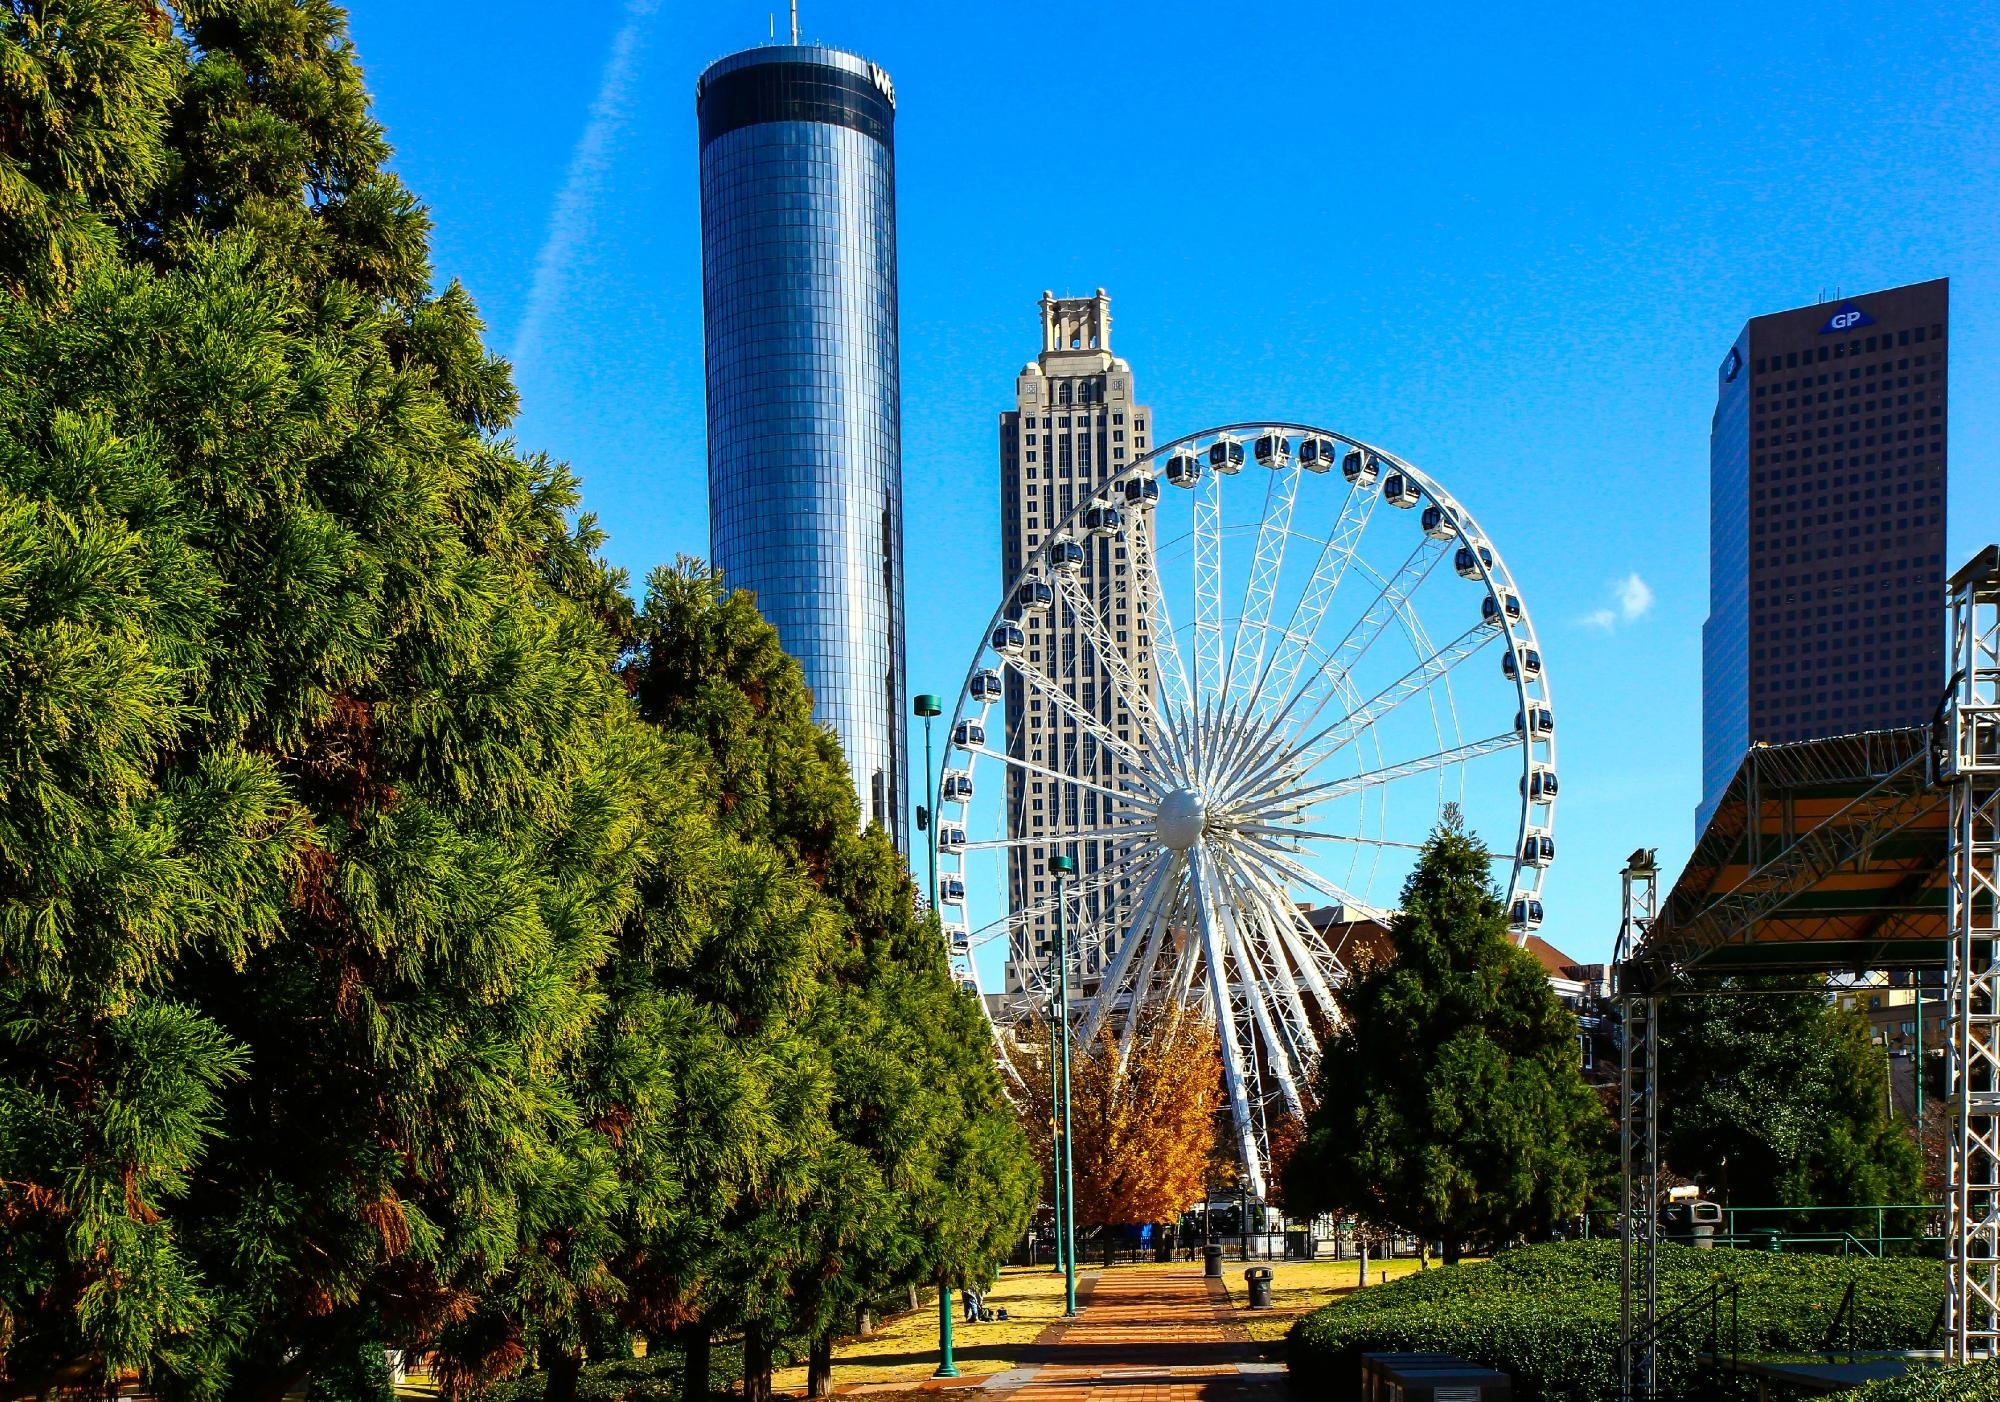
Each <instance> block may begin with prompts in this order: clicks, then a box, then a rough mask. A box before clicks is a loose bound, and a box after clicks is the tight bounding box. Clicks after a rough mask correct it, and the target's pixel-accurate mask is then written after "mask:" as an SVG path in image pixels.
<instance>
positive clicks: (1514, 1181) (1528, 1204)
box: [1284, 810, 1609, 1262]
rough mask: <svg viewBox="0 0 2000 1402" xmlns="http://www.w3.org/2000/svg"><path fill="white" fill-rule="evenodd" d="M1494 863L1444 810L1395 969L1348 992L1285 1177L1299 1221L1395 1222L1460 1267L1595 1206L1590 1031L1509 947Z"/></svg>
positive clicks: (1408, 901)
mask: <svg viewBox="0 0 2000 1402" xmlns="http://www.w3.org/2000/svg"><path fill="white" fill-rule="evenodd" d="M1489 860H1490V859H1489V857H1488V855H1487V853H1486V850H1485V847H1484V845H1483V844H1482V843H1481V842H1480V841H1479V840H1478V839H1477V838H1476V837H1475V836H1474V835H1473V834H1471V833H1469V832H1467V831H1466V830H1465V828H1464V826H1463V824H1462V823H1461V822H1460V820H1459V818H1458V815H1457V813H1456V811H1455V810H1453V811H1448V812H1447V814H1446V817H1445V820H1444V822H1443V823H1442V824H1441V825H1440V826H1439V827H1438V828H1437V830H1436V831H1435V832H1433V833H1432V834H1431V836H1430V838H1429V840H1428V841H1427V842H1426V843H1425V844H1424V848H1423V851H1422V853H1421V854H1420V855H1419V857H1418V859H1417V864H1416V867H1415V869H1414V870H1413V871H1412V872H1411V873H1410V877H1409V880H1408V881H1407V882H1406V883H1405V884H1404V887H1403V896H1402V907H1401V909H1400V910H1399V911H1398V912H1397V913H1396V916H1395V918H1394V919H1393V920H1392V921H1391V922H1390V926H1389V933H1390V940H1391V944H1392V946H1393V949H1394V955H1393V959H1392V960H1390V961H1389V962H1386V963H1384V964H1382V965H1381V966H1379V967H1375V968H1368V969H1362V970H1359V971H1357V972H1355V973H1354V974H1353V976H1352V977H1351V978H1350V979H1349V981H1348V982H1347V983H1346V984H1345V985H1344V986H1343V987H1342V988H1341V989H1340V991H1339V993H1338V994H1337V997H1338V999H1339V1003H1340V1010H1341V1013H1342V1014H1343V1019H1342V1025H1341V1027H1340V1030H1339V1031H1338V1032H1336V1033H1335V1035H1334V1036H1333V1038H1332V1039H1331V1040H1330V1041H1329V1042H1328V1043H1327V1045H1326V1048H1325V1051H1324V1054H1323V1056H1322V1059H1321V1065H1320V1073H1319V1078H1318V1087H1317V1090H1318V1099H1317V1104H1316V1105H1315V1106H1314V1108H1313V1110H1312V1112H1311V1114H1310V1116H1309V1117H1308V1120H1307V1125H1306V1135H1305V1138H1304V1140H1303V1142H1302V1143H1301V1145H1300V1146H1299V1148H1298V1150H1297V1151H1296V1152H1295V1153H1294V1155H1293V1157H1292V1160H1291V1162H1290V1164H1289V1165H1288V1167H1287V1169H1286V1171H1285V1175H1284V1194H1285V1203H1286V1206H1287V1207H1288V1208H1290V1209H1291V1210H1292V1211H1293V1212H1297V1213H1314V1212H1322V1211H1332V1210H1345V1211H1349V1212H1355V1213H1359V1214H1361V1215H1362V1216H1365V1217H1367V1218H1369V1219H1371V1220H1373V1221H1377V1222H1385V1223H1393V1224H1394V1225H1396V1226H1398V1227H1400V1228H1402V1229H1404V1230H1406V1231H1410V1232H1414V1233H1416V1234H1417V1235H1419V1236H1421V1237H1423V1238H1424V1239H1425V1240H1435V1241H1440V1242H1442V1243H1443V1246H1444V1255H1445V1259H1446V1260H1447V1261H1450V1262H1456V1261H1457V1260H1458V1259H1459V1257H1460V1255H1461V1254H1462V1252H1463V1251H1464V1250H1465V1249H1466V1248H1467V1247H1480V1246H1494V1245H1500V1244H1503V1243H1505V1242H1508V1241H1510V1240H1514V1239H1517V1238H1519V1237H1520V1236H1523V1235H1526V1234H1530V1233H1533V1232H1537V1231H1541V1230H1545V1229H1547V1228H1548V1227H1550V1226H1551V1225H1553V1224H1554V1223H1556V1222H1558V1221H1560V1220H1561V1219H1563V1218H1565V1217H1569V1216H1571V1215H1573V1214H1575V1213H1577V1212H1579V1211H1581V1210H1582V1209H1583V1207H1584V1202H1585V1195H1586V1193H1587V1191H1588V1189H1589V1187H1590V1185H1591V1183H1592V1182H1593V1181H1594V1179H1595V1178H1596V1177H1597V1176H1598V1174H1599V1173H1600V1172H1601V1171H1602V1169H1603V1166H1604V1163H1605V1159H1606V1156H1607V1154H1608V1149H1609V1140H1608V1133H1609V1124H1608V1121H1607V1119H1606V1117H1605V1114H1604V1110H1603V1107H1602V1105H1601V1104H1600V1103H1599V1102H1598V1099H1597V1097H1596V1095H1595V1094H1594V1093H1593V1092H1592V1091H1591V1090H1590V1088H1589V1087H1588V1086H1587V1085H1585V1084H1584V1081H1583V1074H1582V1067H1581V1062H1580V1059H1579V1057H1578V1053H1577V1040H1576V1037H1577V1028H1576V1019H1575V1018H1574V1017H1573V1016H1572V1015H1571V1014H1570V1012H1569V1011H1568V1009H1566V1008H1564V1007H1563V1006H1562V1004H1561V1002H1560V1001H1558V1000H1557V998H1556V996H1555V993H1554V991H1553V990H1552V989H1550V987H1549V983H1548V978H1547V977H1546V975H1545V974H1544V973H1543V972H1542V969H1541V966H1540V965H1539V964H1538V963H1537V962H1536V961H1535V959H1534V957H1533V956H1532V955H1530V954H1529V953H1528V952H1527V951H1526V950H1524V949H1521V948H1520V947H1518V946H1517V945H1516V944H1515V943H1514V942H1513V939H1512V938H1511V936H1510V935H1509V932H1508V928H1507V914H1506V909H1505V907H1504V906H1503V904H1502V903H1501V900H1500V898H1499V896H1498V895H1497V894H1496V893H1495V892H1494V891H1493V889H1492V885H1491V882H1490V879H1489V877H1488V863H1489Z"/></svg>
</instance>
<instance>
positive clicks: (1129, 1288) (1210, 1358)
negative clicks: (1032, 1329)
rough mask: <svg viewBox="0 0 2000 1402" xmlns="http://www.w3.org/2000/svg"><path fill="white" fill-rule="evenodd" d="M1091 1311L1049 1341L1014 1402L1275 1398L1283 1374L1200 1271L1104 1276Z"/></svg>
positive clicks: (1248, 1401) (1010, 1392)
mask: <svg viewBox="0 0 2000 1402" xmlns="http://www.w3.org/2000/svg"><path fill="white" fill-rule="evenodd" d="M1094 1286H1095V1288H1094V1289H1093V1290H1092V1291H1091V1294H1090V1303H1089V1307H1088V1308H1087V1309H1085V1310H1084V1311H1083V1313H1082V1314H1081V1315H1079V1316H1078V1318H1077V1319H1075V1320H1074V1321H1072V1322H1071V1323H1070V1324H1069V1325H1068V1327H1067V1328H1065V1329H1064V1330H1063V1332H1062V1335H1061V1337H1060V1338H1058V1339H1056V1340H1053V1341H1051V1347H1050V1348H1049V1350H1048V1352H1047V1354H1046V1355H1044V1356H1043V1357H1042V1358H1039V1359H1037V1360H1036V1362H1037V1365H1038V1366H1036V1367H1035V1369H1034V1372H1033V1375H1032V1376H1031V1377H1029V1378H1028V1379H1027V1380H1026V1381H1025V1382H1023V1383H1022V1384H1021V1385H1020V1386H1019V1387H1018V1388H1009V1389H1007V1390H1006V1396H1007V1398H1008V1402H1195V1399H1198V1398H1199V1399H1202V1400H1203V1402H1224V1399H1228V1400H1229V1402H1238V1400H1239V1399H1240V1402H1252V1399H1255V1400H1256V1402H1269V1399H1274V1398H1277V1397H1278V1396H1280V1395H1281V1393H1282V1390H1283V1384H1284V1375H1283V1373H1282V1372H1279V1371H1275V1370H1273V1369H1272V1368H1271V1366H1270V1365H1265V1364H1259V1363H1257V1362H1256V1357H1257V1351H1256V1349H1255V1347H1254V1346H1253V1345H1252V1344H1250V1342H1249V1341H1248V1339H1247V1338H1246V1337H1245V1335H1244V1333H1243V1331H1242V1329H1241V1328H1240V1327H1238V1326H1237V1325H1235V1324H1234V1323H1233V1322H1231V1319H1230V1316H1231V1314H1232V1313H1233V1310H1232V1308H1231V1306H1230V1304H1229V1302H1228V1299H1227V1297H1226V1296H1224V1295H1223V1294H1222V1292H1221V1291H1219V1290H1216V1291H1213V1293H1211V1288H1210V1282H1208V1281H1206V1280H1204V1279H1203V1278H1202V1275H1201V1270H1200V1268H1199V1267H1197V1266H1190V1267H1188V1268H1187V1269H1185V1270H1177V1271H1172V1272H1166V1271H1150V1270H1149V1271H1106V1272H1104V1273H1103V1274H1102V1275H1099V1276H1098V1277H1097V1279H1096V1281H1095V1282H1094Z"/></svg>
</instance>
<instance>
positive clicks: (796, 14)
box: [792, 0, 799, 48]
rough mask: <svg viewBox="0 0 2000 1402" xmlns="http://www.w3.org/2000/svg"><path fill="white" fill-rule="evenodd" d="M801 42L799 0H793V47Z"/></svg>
mask: <svg viewBox="0 0 2000 1402" xmlns="http://www.w3.org/2000/svg"><path fill="white" fill-rule="evenodd" d="M798 43H799V0H792V47H793V48H797V47H798Z"/></svg>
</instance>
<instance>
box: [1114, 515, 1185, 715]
mask: <svg viewBox="0 0 2000 1402" xmlns="http://www.w3.org/2000/svg"><path fill="white" fill-rule="evenodd" d="M1158 530H1159V522H1158V520H1157V518H1156V517H1155V516H1154V515H1153V514H1152V513H1150V512H1149V513H1146V514H1145V515H1142V516H1141V517H1140V519H1139V521H1138V522H1137V523H1136V525H1135V528H1134V529H1133V530H1132V532H1131V540H1130V542H1129V547H1128V548H1129V549H1130V550H1131V554H1132V558H1131V562H1130V563H1131V566H1132V582H1133V584H1134V585H1135V586H1136V588H1135V591H1134V592H1135V593H1136V594H1137V596H1138V600H1139V607H1140V608H1141V609H1143V610H1144V611H1145V613H1146V615H1147V623H1148V632H1149V634H1150V638H1151V643H1152V648H1153V669H1154V675H1155V676H1157V677H1158V679H1159V684H1160V708H1161V710H1163V711H1165V712H1168V713H1169V714H1171V713H1172V712H1174V711H1175V709H1176V705H1175V703H1176V700H1178V703H1179V705H1178V709H1179V711H1180V712H1181V713H1183V714H1185V713H1186V712H1187V711H1188V710H1189V709H1191V708H1192V706H1193V704H1194V693H1193V692H1192V691H1191V690H1190V689H1189V687H1188V679H1187V669H1186V667H1184V666H1183V665H1182V663H1181V650H1180V642H1179V639H1178V638H1177V636H1176V635H1175V633H1174V620H1173V616H1172V613H1171V611H1170V610H1169V609H1168V608H1167V595H1166V590H1165V589H1164V588H1163V587H1162V586H1161V584H1160V572H1159V559H1158V556H1157V554H1156V553H1155V551H1154V539H1153V537H1154V534H1155V533H1156V532H1157V531H1158Z"/></svg>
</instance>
